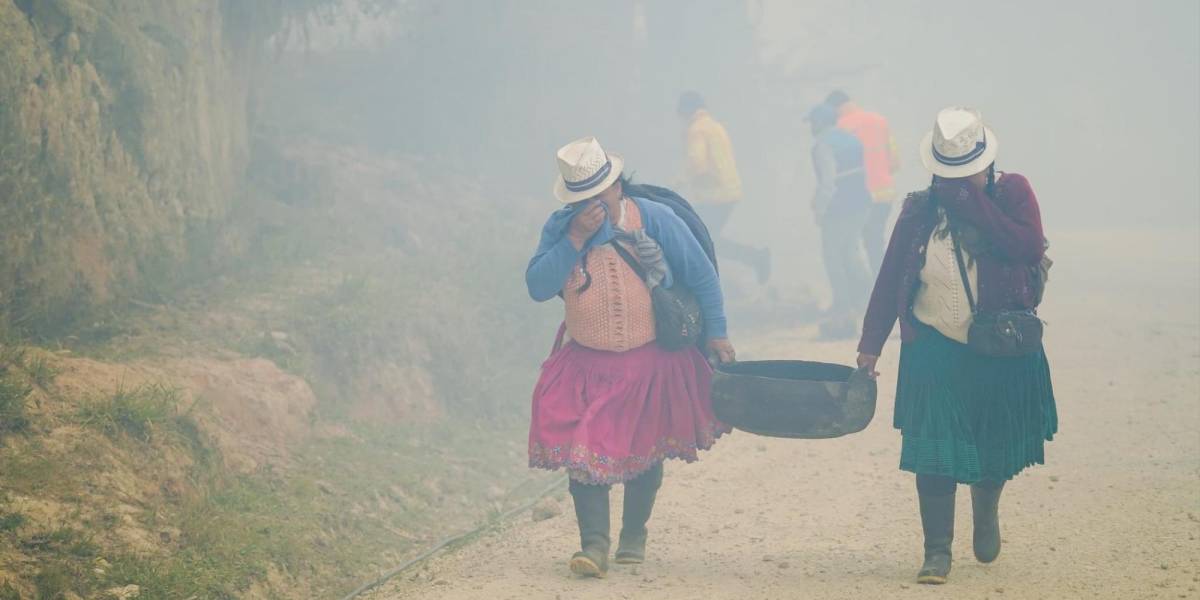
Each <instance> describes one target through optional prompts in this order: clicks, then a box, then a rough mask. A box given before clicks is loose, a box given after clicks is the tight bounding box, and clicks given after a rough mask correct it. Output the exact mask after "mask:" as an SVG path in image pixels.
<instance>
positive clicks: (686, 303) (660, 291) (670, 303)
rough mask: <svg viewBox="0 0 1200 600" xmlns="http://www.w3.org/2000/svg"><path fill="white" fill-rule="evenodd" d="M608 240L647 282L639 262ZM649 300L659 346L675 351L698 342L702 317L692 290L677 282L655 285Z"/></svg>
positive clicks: (701, 331)
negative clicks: (667, 284)
mask: <svg viewBox="0 0 1200 600" xmlns="http://www.w3.org/2000/svg"><path fill="white" fill-rule="evenodd" d="M611 243H612V245H613V248H616V249H617V254H620V255H621V258H623V259H625V262H627V263H629V267H630V268H631V269H633V272H634V273H637V276H638V277H640V278H641V279H642V281H643V282H644V281H646V270H645V269H643V268H642V264H641V263H639V262H638V261H637V259H635V258H634V257H633V255H631V254H630V253H629V250H626V249H625V247H624V246H622V245H621V244H619V243H618V242H617V241H616V240H613V241H612V242H611ZM650 302H651V305H652V306H653V309H654V336H655V338H656V339H657V341H658V345H659V346H662V347H663V349H664V350H668V351H671V352H674V351H676V350H682V349H684V348H686V347H688V346H695V345H696V344H698V343H700V339H701V336H703V335H704V317H703V315H702V314H701V313H700V302H698V301H697V300H696V296H695V295H694V294H692V292H691V290H689V289H687V288H686V287H684V286H683V285H682V284H680V283H679V282H676V283H675V285H674V286H672V287H671V288H670V289H668V288H666V287H663V286H661V285H656V286H654V289H652V290H650Z"/></svg>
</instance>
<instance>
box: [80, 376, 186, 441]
mask: <svg viewBox="0 0 1200 600" xmlns="http://www.w3.org/2000/svg"><path fill="white" fill-rule="evenodd" d="M179 396H180V391H179V389H178V388H174V387H170V386H167V385H163V384H158V383H152V384H149V385H144V386H141V387H137V388H133V389H125V388H124V387H121V388H118V389H117V391H116V392H114V393H113V394H112V395H110V396H106V397H104V398H101V399H99V400H96V401H94V402H91V403H90V404H88V405H86V406H84V407H83V408H82V409H80V411H79V419H80V422H82V423H83V424H84V425H88V426H91V427H95V428H97V429H99V430H100V431H102V432H104V434H105V435H107V436H108V437H110V438H113V439H116V438H118V437H120V436H121V435H127V436H129V437H132V438H133V439H136V440H139V441H141V442H149V441H151V440H152V439H153V438H154V436H155V435H157V434H161V433H180V432H182V431H185V430H188V431H195V427H194V425H191V426H187V425H185V423H186V422H187V421H190V420H191V419H190V417H188V416H187V415H185V414H181V413H180V412H179Z"/></svg>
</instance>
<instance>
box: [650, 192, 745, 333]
mask: <svg viewBox="0 0 1200 600" xmlns="http://www.w3.org/2000/svg"><path fill="white" fill-rule="evenodd" d="M639 207H640V208H641V209H642V214H643V215H646V217H647V218H646V233H647V234H648V235H649V236H650V237H652V238H654V239H655V240H657V241H658V245H659V246H661V247H662V249H663V255H664V256H666V258H667V264H668V265H670V267H671V274H672V277H673V279H674V280H675V281H682V282H683V284H684V285H686V286H687V287H688V289H689V290H691V291H692V293H693V294H695V295H696V300H697V301H698V302H699V303H700V312H701V313H702V314H703V315H704V329H705V333H706V335H707V336H708V337H709V338H723V337H727V336H728V333H727V332H726V321H725V298H724V295H723V294H722V293H721V280H720V279H718V278H717V271H716V269H714V268H713V265H712V262H710V261H709V260H708V255H706V254H705V253H704V249H703V248H701V247H700V242H698V241H696V237H695V236H694V235H692V230H691V229H688V226H687V224H686V223H684V222H683V219H680V218H679V217H678V216H676V215H675V213H673V212H671V210H670V209H669V208H665V207H663V208H660V207H658V206H657V205H654V207H653V208H649V203H639Z"/></svg>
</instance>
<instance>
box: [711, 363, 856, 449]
mask: <svg viewBox="0 0 1200 600" xmlns="http://www.w3.org/2000/svg"><path fill="white" fill-rule="evenodd" d="M877 393H878V390H877V387H876V385H875V381H874V380H873V379H871V378H870V377H867V375H866V373H864V372H863V371H860V370H856V369H853V368H851V367H847V366H845V365H834V364H829V363H819V362H808V361H803V360H763V361H747V362H737V363H731V364H725V365H719V366H718V367H717V368H716V371H715V372H714V373H713V387H712V399H713V411H714V412H715V413H716V415H717V418H718V419H720V420H722V421H724V422H725V423H728V424H729V425H732V426H734V427H736V428H738V429H741V430H742V431H748V432H750V433H755V434H758V435H766V436H771V437H785V438H803V439H823V438H833V437H838V436H843V435H846V434H849V433H856V432H859V431H862V430H863V429H864V428H866V426H867V424H868V423H870V422H871V418H872V417H874V416H875V397H876V395H877Z"/></svg>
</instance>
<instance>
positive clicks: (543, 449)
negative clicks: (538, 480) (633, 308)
mask: <svg viewBox="0 0 1200 600" xmlns="http://www.w3.org/2000/svg"><path fill="white" fill-rule="evenodd" d="M711 385H712V367H710V366H709V365H708V362H707V361H705V359H704V356H703V355H701V353H700V352H699V350H697V349H695V348H688V349H686V350H681V351H678V352H667V351H666V350H663V349H662V348H661V347H659V346H658V344H656V343H654V342H651V343H649V344H646V345H645V346H642V347H640V348H635V349H633V350H629V351H626V352H604V351H601V350H592V349H590V348H585V347H583V346H580V345H579V344H576V343H574V342H571V343H568V344H566V345H564V346H562V347H561V348H558V349H557V350H556V351H555V352H554V353H553V354H552V355H551V356H550V358H549V359H547V360H546V362H545V363H544V364H543V365H542V373H541V377H540V378H539V379H538V383H537V387H536V388H534V391H533V417H532V420H531V423H530V427H529V466H531V467H535V468H542V469H550V470H555V469H559V468H566V469H567V471H568V473H569V474H570V476H571V478H572V479H575V480H577V481H580V482H583V483H589V484H611V483H619V482H624V481H628V480H630V479H633V478H634V477H637V476H638V475H639V474H641V473H642V472H643V471H645V470H646V469H649V468H650V467H652V466H654V465H655V464H656V463H658V462H661V461H663V460H666V459H671V458H680V459H683V460H685V461H687V462H692V461H694V460H696V458H697V456H696V455H697V451H699V450H707V449H709V448H711V447H712V445H713V443H715V442H716V440H717V438H719V437H721V435H723V434H725V433H728V432H729V431H730V428H729V426H727V425H725V424H724V423H721V422H719V421H717V419H716V417H715V416H713V411H712V398H711V395H710V389H711Z"/></svg>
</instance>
